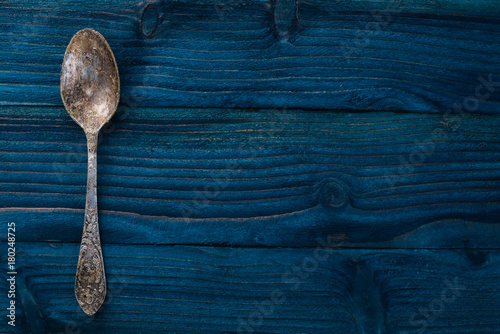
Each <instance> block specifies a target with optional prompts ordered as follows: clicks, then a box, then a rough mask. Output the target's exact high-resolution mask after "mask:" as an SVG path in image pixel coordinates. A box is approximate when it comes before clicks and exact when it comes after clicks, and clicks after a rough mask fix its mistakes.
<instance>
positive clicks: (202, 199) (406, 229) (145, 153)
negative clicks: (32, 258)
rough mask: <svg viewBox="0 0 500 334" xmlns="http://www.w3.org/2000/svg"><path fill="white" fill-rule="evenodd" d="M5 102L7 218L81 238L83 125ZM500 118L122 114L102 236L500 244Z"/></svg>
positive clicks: (0, 156) (114, 137) (106, 157)
mask: <svg viewBox="0 0 500 334" xmlns="http://www.w3.org/2000/svg"><path fill="white" fill-rule="evenodd" d="M2 114H3V115H5V116H3V117H2V118H1V119H0V129H1V131H0V142H1V143H2V150H1V151H0V161H1V163H0V170H1V171H2V173H1V174H0V201H1V203H2V205H3V208H2V209H0V217H1V219H2V220H3V221H17V222H18V224H20V225H19V228H20V230H27V229H29V230H30V231H31V232H30V233H24V234H20V235H19V238H21V239H20V240H23V241H46V240H60V241H64V242H79V240H80V237H81V228H82V227H81V221H82V217H83V209H84V205H85V184H86V183H85V179H86V163H87V160H86V148H85V147H86V146H85V145H86V144H85V137H84V135H83V132H82V131H81V129H79V128H78V126H77V125H76V124H75V123H74V122H73V121H72V120H71V119H70V117H69V116H68V115H67V113H66V111H65V110H64V109H63V108H61V107H57V108H47V107H45V108H40V107H32V108H27V107H10V108H5V107H4V108H2ZM499 125H500V123H499V120H498V117H496V116H478V115H477V116H475V117H468V118H463V119H462V118H457V119H455V120H454V121H451V120H447V119H444V118H443V117H442V116H440V115H417V114H410V113H407V114H398V113H370V112H367V113H346V112H312V111H303V110H299V111H286V112H280V113H276V112H273V111H266V110H228V109H212V110H208V109H199V110H196V109H141V108H135V109H134V108H128V109H126V110H120V112H119V113H118V114H117V116H116V117H115V118H114V119H113V121H112V123H111V124H110V125H109V126H108V127H107V128H106V129H105V130H104V131H103V133H104V135H103V137H102V141H101V143H100V146H99V151H98V166H99V167H98V189H99V190H98V192H99V208H100V222H101V224H100V225H101V230H102V240H103V242H104V243H127V244H130V243H139V244H148V243H154V244H205V245H207V244H208V245H225V244H230V245H242V246H260V245H267V246H288V247H290V246H312V245H315V244H316V238H318V237H325V236H328V235H333V234H334V235H337V237H338V238H339V239H338V243H339V244H342V245H343V246H345V247H347V246H354V247H367V246H376V245H378V246H381V245H385V246H386V247H424V248H426V247H445V248H448V247H454V248H457V247H458V248H461V247H463V239H464V238H470V239H471V243H472V244H475V245H476V246H477V245H481V247H499V245H500V244H499V242H500V241H499V240H500V239H499V238H498V236H499V235H500V230H499V228H500V227H499V225H498V219H497V216H498V214H499V213H500V187H499V180H500V166H499V164H498V161H499V158H500V156H499V154H500V153H499V152H500V151H499V146H500V133H499V131H498V128H499ZM47 221H50V222H51V226H52V227H53V228H51V229H48V228H47ZM437 231H439V233H438V234H437V235H436V233H437ZM2 233H3V231H2Z"/></svg>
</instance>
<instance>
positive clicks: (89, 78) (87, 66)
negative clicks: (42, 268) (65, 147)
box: [61, 29, 120, 315]
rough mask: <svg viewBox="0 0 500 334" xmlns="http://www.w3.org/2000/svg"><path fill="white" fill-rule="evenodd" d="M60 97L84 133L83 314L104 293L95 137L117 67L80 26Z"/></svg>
mask: <svg viewBox="0 0 500 334" xmlns="http://www.w3.org/2000/svg"><path fill="white" fill-rule="evenodd" d="M61 97H62V100H63V103H64V107H65V108H66V110H67V111H68V113H69V114H70V116H71V118H73V120H74V121H75V122H76V123H77V124H78V125H80V126H81V127H82V128H83V131H84V132H85V135H86V137H87V148H88V174H87V200H86V204H85V222H84V226H83V235H82V243H81V246H80V256H79V258H78V265H77V269H76V280H75V295H76V299H77V301H78V304H79V305H80V307H81V308H82V310H83V311H84V312H85V313H86V314H87V315H93V314H95V313H96V312H97V310H99V308H100V307H101V305H102V304H103V302H104V298H105V297H106V276H105V274H104V262H103V257H102V250H101V239H100V237H99V223H98V219H97V138H98V135H99V130H100V129H101V128H102V126H103V125H104V124H106V123H107V122H108V121H109V120H110V119H111V117H112V116H113V114H114V113H115V111H116V107H117V106H118V100H119V99H120V79H119V76H118V67H117V65H116V60H115V57H114V55H113V52H112V51H111V48H110V47H109V45H108V42H106V39H104V37H103V36H102V35H101V34H100V33H98V32H97V31H95V30H92V29H83V30H80V31H79V32H77V33H76V34H75V36H73V38H72V39H71V41H70V42H69V45H68V47H67V48H66V53H65V54H64V60H63V64H62V70H61Z"/></svg>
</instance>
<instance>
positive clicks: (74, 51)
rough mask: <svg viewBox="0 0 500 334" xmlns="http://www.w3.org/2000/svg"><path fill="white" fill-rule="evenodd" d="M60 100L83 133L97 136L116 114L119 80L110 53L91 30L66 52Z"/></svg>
mask: <svg viewBox="0 0 500 334" xmlns="http://www.w3.org/2000/svg"><path fill="white" fill-rule="evenodd" d="M61 97H62V100H63V103H64V106H65V107H66V110H67V111H68V113H69V114H70V116H71V118H73V120H75V122H76V123H78V125H80V126H81V127H82V128H83V130H84V131H85V132H86V133H97V132H98V131H99V130H100V129H101V128H102V126H103V125H104V124H106V123H107V122H108V121H109V120H110V119H111V117H112V116H113V114H114V113H115V111H116V108H117V106H118V101H119V100H120V79H119V76H118V66H117V65H116V60H115V57H114V55H113V51H111V48H110V47H109V44H108V43H107V42H106V39H105V38H104V37H103V36H102V35H101V34H100V33H98V32H97V31H95V30H92V29H83V30H80V31H79V32H77V33H76V34H75V36H73V38H72V39H71V41H70V42H69V45H68V47H67V48H66V53H65V55H64V61H63V66H62V71H61Z"/></svg>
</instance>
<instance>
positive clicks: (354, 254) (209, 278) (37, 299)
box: [0, 242, 500, 334]
mask: <svg viewBox="0 0 500 334" xmlns="http://www.w3.org/2000/svg"><path fill="white" fill-rule="evenodd" d="M18 247H19V249H20V250H21V252H20V254H19V256H18V261H19V269H18V272H19V275H18V282H19V285H20V286H21V287H22V289H21V290H20V299H21V300H22V310H23V313H25V314H30V318H29V319H24V322H23V321H21V320H22V316H23V315H22V314H21V315H20V318H19V320H20V322H19V324H20V326H19V327H16V328H15V330H14V331H12V330H11V329H9V328H7V327H6V325H5V323H4V322H2V323H0V332H2V333H26V332H28V329H29V330H31V332H33V333H61V332H62V333H65V332H67V331H69V332H70V333H76V332H80V333H151V332H154V333H156V332H162V333H165V332H168V333H252V332H253V333H286V334H295V333H318V332H321V333H348V334H349V333H356V334H359V333H406V332H407V333H421V332H423V333H426V332H428V333H453V334H465V333H500V323H499V321H498V320H499V317H498V309H499V308H500V294H499V293H498V276H499V274H500V253H499V251H498V250H490V251H488V250H479V251H478V250H476V251H474V250H467V251H466V250H461V251H457V250H392V251H387V250H338V249H332V248H326V249H323V248H321V247H322V246H321V245H318V248H302V249H297V248H295V249H291V248H283V249H277V248H231V247H188V246H154V245H104V246H103V252H104V256H105V259H106V262H105V264H106V272H107V279H108V298H107V300H106V301H105V303H104V306H103V308H102V310H101V311H100V312H98V313H97V314H96V315H95V317H93V318H91V319H89V318H88V317H87V316H86V315H85V314H84V313H83V312H82V311H81V310H80V309H79V306H78V304H77V302H76V300H75V298H74V293H73V284H74V272H75V265H76V262H77V257H78V244H68V243H57V244H48V243H24V242H21V243H19V245H18ZM319 249H321V250H320V251H319ZM4 275H5V273H4V272H3V271H2V272H0V276H2V279H1V280H0V287H1V288H2V289H4V288H5V279H4ZM4 299H6V296H4V294H2V295H0V300H4ZM30 300H32V302H30ZM441 304H442V309H440V308H439V307H440V305H441ZM383 310H385V312H383ZM425 315H427V319H426V318H425ZM28 326H29V327H28ZM422 329H423V331H422Z"/></svg>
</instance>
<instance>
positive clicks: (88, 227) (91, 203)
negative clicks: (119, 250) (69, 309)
mask: <svg viewBox="0 0 500 334" xmlns="http://www.w3.org/2000/svg"><path fill="white" fill-rule="evenodd" d="M86 135H87V148H88V175H87V201H86V204H85V223H84V226H83V234H82V243H81V245H80V257H79V258H78V266H77V269H76V280H75V295H76V299H77V300H78V304H80V307H81V308H82V310H83V311H84V312H85V313H86V314H87V315H93V314H95V313H96V312H97V310H98V309H99V307H101V305H102V303H103V302H104V298H105V297H106V276H105V274H104V262H103V257H102V250H101V239H100V237H99V223H98V218H97V137H98V133H86Z"/></svg>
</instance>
